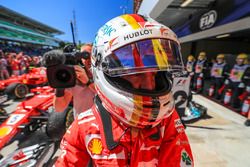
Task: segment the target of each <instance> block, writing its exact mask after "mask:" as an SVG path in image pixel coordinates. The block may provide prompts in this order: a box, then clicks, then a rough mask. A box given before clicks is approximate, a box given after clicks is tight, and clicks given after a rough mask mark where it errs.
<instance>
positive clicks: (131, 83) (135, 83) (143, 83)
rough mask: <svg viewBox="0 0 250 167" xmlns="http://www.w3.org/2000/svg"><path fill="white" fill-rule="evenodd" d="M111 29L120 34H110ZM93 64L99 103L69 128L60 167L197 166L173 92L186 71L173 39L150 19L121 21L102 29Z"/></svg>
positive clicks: (128, 17) (135, 17) (133, 17)
mask: <svg viewBox="0 0 250 167" xmlns="http://www.w3.org/2000/svg"><path fill="white" fill-rule="evenodd" d="M147 25H150V26H149V27H146V26H147ZM107 26H108V27H112V28H113V29H115V30H116V31H112V32H110V35H107V34H105V33H104V32H105V29H106V27H107ZM144 26H145V27H144ZM136 33H138V34H144V35H137V36H135V34H136ZM128 34H129V35H128ZM133 34H134V37H133ZM116 40H117V41H116ZM118 41H119V42H118ZM145 46H147V47H145ZM148 48H152V49H151V53H154V54H147V55H145V54H146V53H144V52H143V51H144V50H145V49H148ZM124 53H126V54H124ZM127 53H130V54H129V55H128V54H127ZM147 53H149V52H147ZM166 53H168V54H166ZM148 59H149V60H154V61H148ZM91 60H92V62H91V63H92V68H93V78H94V82H95V87H96V91H97V96H96V97H95V101H94V105H93V107H92V108H91V109H89V110H87V111H84V112H82V113H81V114H80V115H79V116H78V118H77V119H75V121H74V122H73V124H72V125H71V127H70V128H69V129H68V130H67V132H66V134H65V135H64V137H63V139H62V141H61V149H62V155H61V156H59V158H58V159H57V162H56V163H55V166H56V167H65V166H74V167H80V166H87V165H90V166H112V167H116V166H130V167H138V166H148V167H152V166H160V167H163V166H171V167H177V166H178V167H180V166H181V167H192V166H194V164H193V158H192V152H191V148H190V145H189V142H188V139H187V136H186V134H185V130H184V127H183V125H182V123H181V120H180V118H179V116H178V114H177V112H176V110H175V107H174V99H173V95H172V91H171V90H172V88H173V86H174V85H173V84H172V79H173V78H172V77H173V76H175V75H177V74H179V73H180V72H184V70H185V66H184V65H183V62H182V58H181V54H180V43H179V41H178V39H177V37H176V35H175V34H174V33H173V32H172V31H171V30H170V29H169V28H168V27H166V26H164V25H163V24H160V23H158V22H156V21H154V20H153V19H152V18H149V17H144V16H141V15H137V14H127V15H122V16H119V17H116V18H114V19H112V20H111V21H109V22H108V23H106V24H105V25H104V26H103V27H101V28H100V30H99V31H98V33H97V35H96V39H95V42H94V45H93V52H92V59H91ZM145 62H146V63H145ZM150 62H151V63H150ZM80 98H81V99H80V100H81V101H82V102H84V101H85V98H84V97H80Z"/></svg>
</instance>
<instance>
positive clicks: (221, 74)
mask: <svg viewBox="0 0 250 167" xmlns="http://www.w3.org/2000/svg"><path fill="white" fill-rule="evenodd" d="M229 71H230V69H229V65H228V64H227V63H226V62H225V55H224V54H218V55H217V57H216V62H214V63H213V65H212V69H211V78H212V84H211V86H212V87H213V88H214V97H215V98H216V99H220V98H221V94H222V92H221V91H220V89H221V88H222V86H223V85H224V82H225V79H226V78H228V76H229Z"/></svg>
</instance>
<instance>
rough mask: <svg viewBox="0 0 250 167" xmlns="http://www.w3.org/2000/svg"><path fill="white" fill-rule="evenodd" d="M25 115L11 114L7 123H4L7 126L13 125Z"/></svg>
mask: <svg viewBox="0 0 250 167" xmlns="http://www.w3.org/2000/svg"><path fill="white" fill-rule="evenodd" d="M24 116H25V114H12V115H11V116H10V118H9V119H8V121H7V122H6V124H7V125H15V124H16V123H17V122H19V121H20V120H22V119H23V117H24Z"/></svg>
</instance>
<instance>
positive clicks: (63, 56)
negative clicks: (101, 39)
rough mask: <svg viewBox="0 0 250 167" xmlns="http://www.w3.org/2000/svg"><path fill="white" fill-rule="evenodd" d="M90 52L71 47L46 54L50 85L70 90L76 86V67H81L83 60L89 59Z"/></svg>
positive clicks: (44, 61) (44, 62)
mask: <svg viewBox="0 0 250 167" xmlns="http://www.w3.org/2000/svg"><path fill="white" fill-rule="evenodd" d="M89 57H90V54H89V53H88V52H80V51H78V50H76V49H75V48H74V47H72V46H71V45H69V46H67V47H65V48H64V50H63V51H62V50H52V51H49V52H47V53H45V54H44V56H43V65H44V66H45V67H47V78H48V82H49V85H50V86H51V87H53V88H69V87H73V86H75V84H76V79H77V78H76V73H75V69H74V65H81V66H84V65H83V64H82V59H88V58H89Z"/></svg>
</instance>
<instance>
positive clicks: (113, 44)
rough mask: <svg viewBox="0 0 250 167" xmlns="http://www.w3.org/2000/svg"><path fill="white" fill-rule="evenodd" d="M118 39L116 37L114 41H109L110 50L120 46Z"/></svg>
mask: <svg viewBox="0 0 250 167" xmlns="http://www.w3.org/2000/svg"><path fill="white" fill-rule="evenodd" d="M117 38H118V37H115V38H114V39H112V40H110V41H109V48H110V49H111V47H112V46H115V45H117V44H118V41H116V39H117Z"/></svg>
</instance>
